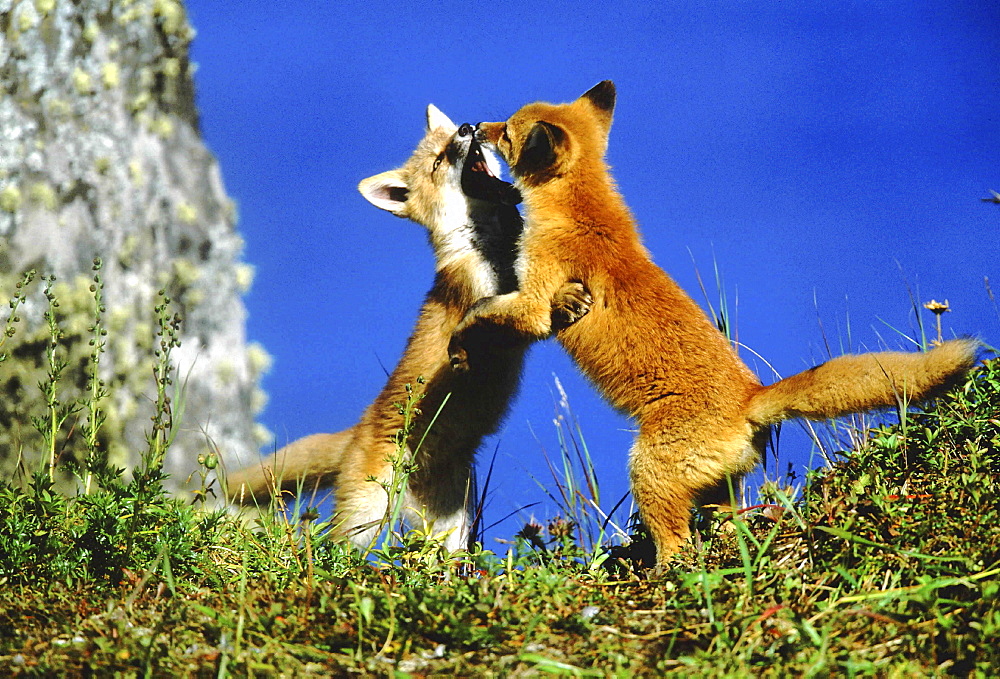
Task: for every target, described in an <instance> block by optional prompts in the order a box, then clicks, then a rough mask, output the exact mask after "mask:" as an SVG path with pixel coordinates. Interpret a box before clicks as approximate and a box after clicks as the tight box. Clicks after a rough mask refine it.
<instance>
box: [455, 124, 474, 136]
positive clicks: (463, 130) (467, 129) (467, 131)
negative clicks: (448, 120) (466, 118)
mask: <svg viewBox="0 0 1000 679" xmlns="http://www.w3.org/2000/svg"><path fill="white" fill-rule="evenodd" d="M475 131H476V128H474V127H473V126H472V125H470V124H469V123H462V126H461V127H459V128H458V136H459V137H469V136H472V133H473V132H475Z"/></svg>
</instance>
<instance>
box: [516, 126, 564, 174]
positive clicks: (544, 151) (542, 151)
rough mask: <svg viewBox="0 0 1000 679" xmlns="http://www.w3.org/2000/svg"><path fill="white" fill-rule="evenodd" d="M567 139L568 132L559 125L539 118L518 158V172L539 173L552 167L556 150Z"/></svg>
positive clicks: (556, 156) (555, 158) (555, 157)
mask: <svg viewBox="0 0 1000 679" xmlns="http://www.w3.org/2000/svg"><path fill="white" fill-rule="evenodd" d="M565 140H566V133H565V132H564V131H563V129H562V128H561V127H559V126H558V125H553V124H552V123H547V122H545V121H544V120H539V121H538V122H537V123H535V126H534V127H532V128H531V132H529V133H528V137H527V138H526V139H525V140H524V146H522V147H521V154H520V156H518V159H517V171H518V174H520V175H522V176H524V175H529V174H538V173H541V172H544V171H545V170H547V169H549V168H550V167H552V166H553V165H554V164H555V162H556V160H557V159H558V155H557V154H556V150H557V149H558V148H559V146H561V145H562V143H563V142H564V141H565Z"/></svg>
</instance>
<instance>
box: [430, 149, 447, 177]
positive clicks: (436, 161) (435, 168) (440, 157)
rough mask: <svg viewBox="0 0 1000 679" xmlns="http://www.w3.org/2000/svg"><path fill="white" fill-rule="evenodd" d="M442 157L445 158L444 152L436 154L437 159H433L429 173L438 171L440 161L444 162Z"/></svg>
mask: <svg viewBox="0 0 1000 679" xmlns="http://www.w3.org/2000/svg"><path fill="white" fill-rule="evenodd" d="M444 156H445V152H444V151H442V152H441V153H440V154H438V157H437V158H435V159H434V167H432V168H431V172H434V171H435V170H437V169H438V166H439V165H441V161H442V160H444Z"/></svg>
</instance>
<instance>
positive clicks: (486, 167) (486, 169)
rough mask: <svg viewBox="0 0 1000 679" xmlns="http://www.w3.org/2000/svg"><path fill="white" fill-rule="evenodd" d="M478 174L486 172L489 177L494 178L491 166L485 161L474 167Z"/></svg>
mask: <svg viewBox="0 0 1000 679" xmlns="http://www.w3.org/2000/svg"><path fill="white" fill-rule="evenodd" d="M472 169H474V170H475V171H476V172H485V173H486V175H487V176H488V177H492V176H493V173H492V172H490V167H489V165H487V164H486V161H485V160H480V161H479V162H478V163H476V164H475V165H473V166H472Z"/></svg>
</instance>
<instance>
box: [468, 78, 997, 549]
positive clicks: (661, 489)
mask: <svg viewBox="0 0 1000 679" xmlns="http://www.w3.org/2000/svg"><path fill="white" fill-rule="evenodd" d="M614 105H615V87H614V84H613V83H611V81H604V82H602V83H599V84H598V85H596V86H595V87H593V88H592V89H591V90H590V91H588V92H587V93H586V94H584V95H583V96H581V97H580V98H579V99H577V100H576V101H574V102H572V103H569V104H562V105H553V104H548V103H541V102H540V103H534V104H529V105H527V106H525V107H523V108H522V109H521V110H519V111H517V112H516V113H515V114H514V115H512V116H511V117H510V119H508V120H507V121H506V122H498V123H480V124H479V126H478V128H477V138H478V139H480V140H481V141H483V142H484V143H488V144H489V145H490V146H492V147H494V148H496V149H497V150H498V151H499V152H500V154H501V156H502V157H503V158H504V160H506V161H507V163H508V164H509V165H510V168H511V173H512V174H513V176H514V178H515V186H517V188H518V189H520V191H521V195H522V196H523V198H524V208H525V228H524V234H523V236H522V237H521V243H520V253H519V256H518V262H517V264H516V269H517V271H518V289H517V290H516V291H513V292H508V293H506V294H501V295H498V296H496V297H492V298H490V299H487V300H482V301H481V302H479V303H478V304H477V305H476V306H475V307H474V308H473V309H472V310H471V311H470V313H469V314H468V316H467V317H466V318H465V319H464V320H463V321H462V323H461V324H460V325H459V327H458V329H457V330H456V334H455V336H454V338H453V340H452V343H451V346H450V348H449V353H450V355H451V357H452V364H453V366H455V367H456V368H457V369H459V370H461V369H463V368H464V366H465V365H466V358H467V356H466V351H467V350H466V346H465V345H466V337H467V336H468V333H469V331H470V330H471V329H472V328H480V329H483V330H485V329H494V328H505V329H507V330H508V331H513V332H515V333H517V334H520V335H521V336H523V337H525V338H532V339H537V338H543V337H546V336H548V335H550V334H551V333H553V331H554V330H553V328H552V326H551V323H550V316H551V314H550V311H549V310H550V307H551V305H552V300H553V297H554V295H555V294H556V292H557V291H558V290H559V289H560V287H561V286H563V285H565V284H566V282H567V281H570V280H573V281H582V283H583V285H584V286H586V288H587V290H588V291H589V292H590V295H591V297H592V305H591V307H590V313H589V314H587V315H586V316H585V317H583V318H582V319H580V320H579V321H578V322H577V323H574V324H573V325H570V326H567V327H565V328H563V329H558V330H556V331H555V334H556V336H557V337H558V339H559V341H560V342H561V343H562V345H563V346H564V347H565V349H566V350H567V351H568V352H569V353H570V355H571V356H572V357H573V358H574V360H575V361H576V362H577V364H578V365H579V366H580V368H581V369H582V370H583V371H584V372H585V373H586V374H587V376H588V377H589V378H590V379H591V380H592V381H593V382H594V383H595V384H596V385H597V386H598V387H599V388H600V389H601V391H602V392H603V393H604V395H605V397H606V398H607V399H608V400H609V401H610V402H611V403H612V404H613V405H614V406H615V407H617V408H618V409H620V410H621V411H623V412H624V413H627V414H628V415H630V416H631V417H632V418H634V419H635V420H636V421H637V423H638V425H639V434H638V437H637V439H636V441H635V444H634V447H633V448H632V451H631V454H630V457H629V471H630V479H631V486H632V492H633V494H634V496H635V499H636V502H637V503H638V506H639V509H640V512H641V515H642V518H643V520H644V522H645V523H646V525H647V526H648V528H649V530H650V532H651V533H652V536H653V539H654V541H655V543H656V548H657V564H658V565H659V566H660V567H662V566H663V565H664V564H666V563H667V561H668V560H669V557H670V556H671V555H672V554H674V553H675V552H676V551H677V550H678V549H679V548H680V546H681V544H682V543H683V542H684V540H685V539H687V537H688V536H689V532H690V528H689V519H690V509H691V507H692V505H693V504H695V503H698V504H707V505H721V506H723V507H728V506H729V505H730V497H731V496H730V491H729V482H728V480H727V479H732V480H733V483H734V484H736V483H737V482H738V480H739V477H741V476H742V475H743V474H745V473H746V472H748V471H749V470H751V469H752V468H753V466H754V465H755V464H756V462H757V461H758V459H759V458H760V455H761V452H762V448H763V446H764V443H765V440H766V437H767V430H768V426H769V425H771V424H775V423H777V422H780V421H781V420H784V419H786V418H791V417H808V418H816V419H824V418H830V417H835V416H838V415H843V414H845V413H849V412H855V411H860V410H867V409H870V408H876V407H879V406H890V405H893V404H896V403H897V400H900V399H901V400H910V399H922V398H926V397H928V396H929V395H931V394H933V393H935V392H936V391H937V390H938V389H939V388H941V387H943V386H945V385H948V384H950V383H952V382H954V381H955V380H957V379H958V378H959V377H960V376H961V375H962V374H963V373H964V372H965V371H966V370H968V369H969V368H970V367H971V366H972V365H973V364H974V362H975V354H976V351H977V347H978V346H979V345H978V343H977V342H975V341H972V340H954V341H950V342H945V343H944V344H943V345H942V346H940V347H938V348H936V349H933V350H931V351H929V352H927V353H922V354H908V353H873V354H863V355H859V356H842V357H839V358H835V359H833V360H831V361H828V362H827V363H824V364H823V365H820V366H817V367H815V368H812V369H811V370H807V371H805V372H803V373H801V374H798V375H794V376H792V377H790V378H787V379H784V380H781V381H780V382H778V383H776V384H773V385H771V386H769V387H764V386H761V383H760V382H759V381H758V379H757V377H756V376H755V375H754V374H753V373H752V372H751V371H750V370H749V369H748V368H747V367H746V366H745V365H744V364H743V362H742V361H741V360H740V359H739V357H738V356H737V354H736V351H735V350H734V349H733V347H732V346H731V345H730V343H729V342H728V341H727V340H726V338H725V337H724V336H723V335H722V334H721V333H720V332H719V330H718V329H716V327H715V326H714V325H713V324H712V323H711V322H710V321H709V320H708V318H707V317H706V315H705V314H704V313H703V312H702V310H701V309H700V308H699V307H698V305H697V304H696V303H695V302H694V301H693V300H692V299H691V298H690V297H689V296H688V295H687V294H686V293H685V292H684V291H683V290H681V288H680V287H678V286H677V284H676V283H675V282H674V281H673V280H672V279H671V278H670V277H669V276H668V275H667V274H666V273H664V272H663V271H662V270H661V269H659V268H658V267H657V266H656V265H654V264H653V262H652V261H651V260H650V256H649V253H648V252H647V251H646V249H645V248H644V247H643V245H642V243H641V242H640V239H639V234H638V232H637V229H636V225H635V223H634V221H633V219H632V216H631V214H630V213H629V209H628V207H627V206H626V205H625V202H624V201H623V199H622V197H621V195H619V193H618V191H617V190H616V188H615V184H614V181H613V180H612V178H611V175H610V173H609V170H608V167H607V165H606V164H605V162H604V154H605V151H606V149H607V143H608V131H609V129H610V127H611V118H612V112H613V110H614Z"/></svg>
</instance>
